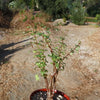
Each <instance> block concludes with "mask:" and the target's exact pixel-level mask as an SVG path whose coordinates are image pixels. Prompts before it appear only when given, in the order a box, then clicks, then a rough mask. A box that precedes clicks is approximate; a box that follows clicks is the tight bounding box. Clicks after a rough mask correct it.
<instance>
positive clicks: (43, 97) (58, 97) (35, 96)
mask: <svg viewBox="0 0 100 100" xmlns="http://www.w3.org/2000/svg"><path fill="white" fill-rule="evenodd" d="M49 33H50V32H48V31H46V32H34V33H32V35H33V37H34V42H33V43H34V45H33V47H35V50H34V51H33V52H34V55H35V57H36V58H37V61H36V66H37V67H39V68H40V73H41V75H42V76H43V78H44V80H45V84H46V89H40V90H36V91H34V92H33V93H32V94H31V96H30V100H70V99H69V97H68V96H67V95H65V94H64V93H62V92H60V91H58V90H56V86H55V85H56V84H55V83H56V79H57V76H58V74H59V72H60V71H61V70H64V66H65V63H64V60H65V59H67V58H68V56H70V55H72V54H73V53H74V51H75V50H76V51H78V50H79V47H80V42H79V43H78V44H77V45H75V47H74V48H71V50H70V51H69V53H67V54H66V44H65V43H64V38H63V37H61V38H60V40H59V42H57V43H53V42H52V40H51V39H50V34H49ZM47 51H48V52H49V53H48V54H47ZM48 58H49V59H51V61H52V62H51V65H52V67H51V68H53V71H52V72H50V74H49V75H48V72H49V69H48V68H47V65H48V63H50V62H49V61H48ZM48 76H49V77H48ZM36 79H37V80H38V75H36Z"/></svg>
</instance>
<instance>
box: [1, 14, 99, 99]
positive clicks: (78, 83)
mask: <svg viewBox="0 0 100 100" xmlns="http://www.w3.org/2000/svg"><path fill="white" fill-rule="evenodd" d="M17 16H18V15H17ZM15 17H16V16H15ZM16 23H17V22H16ZM33 23H34V22H33ZM54 23H55V22H50V23H49V25H54ZM17 25H18V24H17ZM19 25H23V24H19ZM27 25H29V24H27ZM27 31H29V30H28V28H26V22H25V26H24V28H23V27H22V28H21V29H18V28H16V27H14V28H11V29H5V28H0V100H29V98H30V94H31V93H32V92H33V91H35V90H37V89H40V88H45V84H44V80H43V78H42V77H41V75H40V74H39V69H38V68H37V69H36V66H35V61H36V60H35V59H34V58H33V56H34V54H33V50H34V48H32V46H31V42H32V37H31V35H30V34H31V33H30V32H27ZM51 32H52V33H51V34H52V35H51V39H52V41H57V40H58V38H59V37H61V36H64V37H65V43H66V44H67V49H68V52H69V50H70V48H73V47H74V45H75V44H77V43H78V41H79V40H80V41H81V47H80V51H79V52H78V53H77V52H76V53H74V54H73V55H72V56H70V57H69V58H68V59H67V60H66V61H65V63H66V66H65V70H64V71H61V72H60V73H59V76H58V78H57V83H56V88H57V89H58V90H61V91H63V92H64V93H65V94H67V95H68V96H69V97H70V99H71V100H100V27H95V26H91V25H83V26H78V25H74V24H73V23H69V24H68V25H65V26H62V25H58V26H55V28H54V29H53V30H51ZM48 68H49V70H50V71H52V70H51V65H48ZM36 74H38V75H39V76H40V79H39V81H36V80H35V75H36Z"/></svg>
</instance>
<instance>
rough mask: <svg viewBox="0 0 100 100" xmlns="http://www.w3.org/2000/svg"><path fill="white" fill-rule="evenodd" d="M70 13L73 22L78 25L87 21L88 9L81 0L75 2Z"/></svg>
mask: <svg viewBox="0 0 100 100" xmlns="http://www.w3.org/2000/svg"><path fill="white" fill-rule="evenodd" d="M70 14H71V16H70V19H71V21H72V22H73V23H75V24H77V25H82V24H84V23H85V16H86V10H85V7H83V5H82V3H81V1H80V0H76V1H75V2H73V6H72V9H71V10H70Z"/></svg>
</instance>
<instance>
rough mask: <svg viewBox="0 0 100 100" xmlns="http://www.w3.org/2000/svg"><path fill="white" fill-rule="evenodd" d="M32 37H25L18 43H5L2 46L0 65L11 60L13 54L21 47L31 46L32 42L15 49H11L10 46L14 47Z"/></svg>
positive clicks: (0, 48)
mask: <svg viewBox="0 0 100 100" xmlns="http://www.w3.org/2000/svg"><path fill="white" fill-rule="evenodd" d="M30 39H32V38H29V39H25V40H22V41H19V42H16V43H10V44H3V45H1V46H0V65H2V64H4V63H6V62H8V61H9V59H10V58H11V57H12V56H13V54H14V53H15V52H17V51H19V50H21V49H24V48H25V47H27V46H29V45H30V44H25V45H22V46H18V47H16V48H15V49H9V48H10V47H13V46H15V45H17V44H20V43H23V42H26V41H28V40H30Z"/></svg>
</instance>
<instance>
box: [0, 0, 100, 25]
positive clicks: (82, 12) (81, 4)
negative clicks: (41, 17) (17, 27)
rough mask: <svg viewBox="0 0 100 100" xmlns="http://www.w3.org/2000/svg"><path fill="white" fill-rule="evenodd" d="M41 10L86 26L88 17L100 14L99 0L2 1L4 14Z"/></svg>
mask: <svg viewBox="0 0 100 100" xmlns="http://www.w3.org/2000/svg"><path fill="white" fill-rule="evenodd" d="M28 9H34V10H41V11H43V12H45V13H47V14H49V15H50V16H51V17H52V20H54V19H56V18H66V19H70V20H71V21H72V22H73V23H75V24H79V25H81V24H84V23H85V21H86V19H85V17H86V16H90V17H96V15H97V14H100V2H99V0H0V10H2V11H3V12H8V11H12V12H14V13H15V12H18V11H21V10H28Z"/></svg>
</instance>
